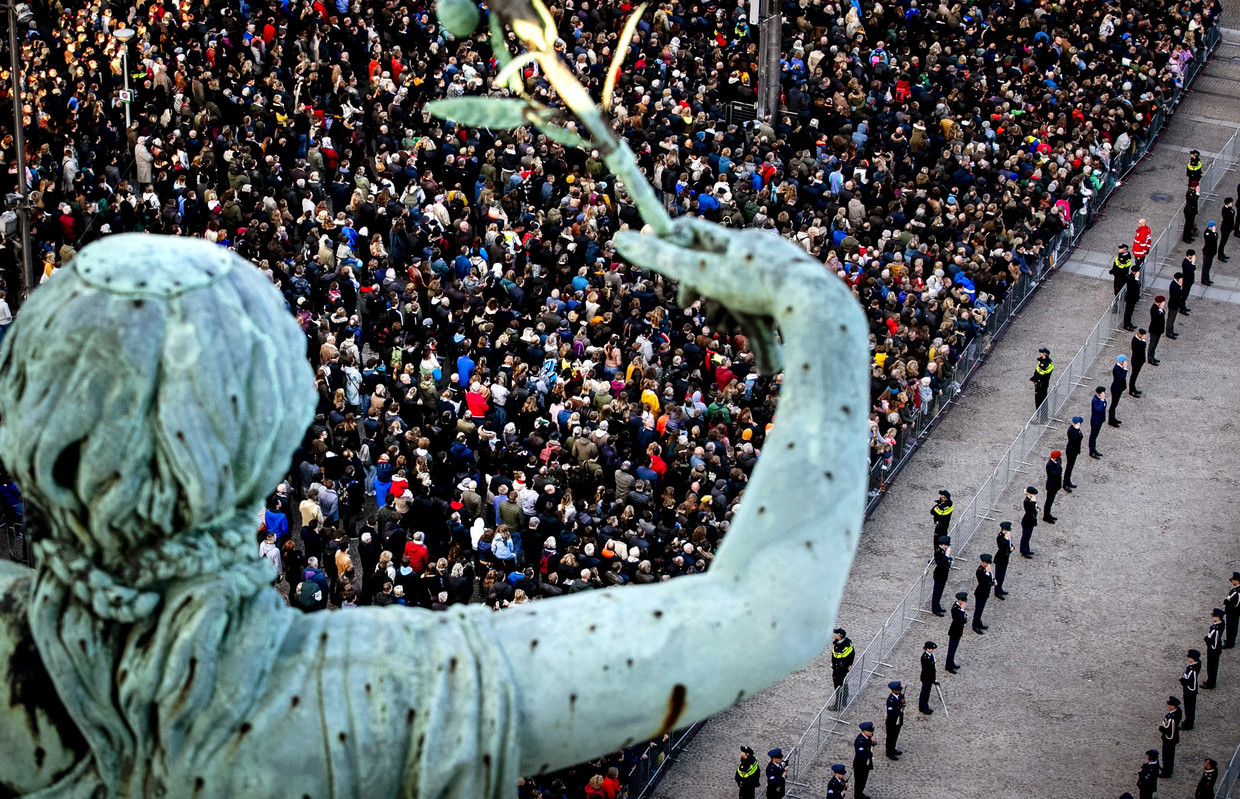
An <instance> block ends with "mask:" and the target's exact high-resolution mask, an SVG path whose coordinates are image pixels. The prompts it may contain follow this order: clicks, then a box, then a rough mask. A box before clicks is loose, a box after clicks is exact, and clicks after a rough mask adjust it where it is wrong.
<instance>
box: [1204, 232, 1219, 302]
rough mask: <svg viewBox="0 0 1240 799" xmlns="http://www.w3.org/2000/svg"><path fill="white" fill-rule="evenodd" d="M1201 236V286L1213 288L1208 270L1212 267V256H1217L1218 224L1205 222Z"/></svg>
mask: <svg viewBox="0 0 1240 799" xmlns="http://www.w3.org/2000/svg"><path fill="white" fill-rule="evenodd" d="M1201 235H1202V238H1203V239H1204V242H1203V243H1202V245H1201V285H1203V286H1213V285H1214V281H1213V280H1211V279H1210V270H1211V269H1212V268H1213V267H1214V256H1216V255H1218V224H1217V223H1216V222H1215V221H1214V220H1210V221H1209V222H1206V232H1205V233H1202V234H1201Z"/></svg>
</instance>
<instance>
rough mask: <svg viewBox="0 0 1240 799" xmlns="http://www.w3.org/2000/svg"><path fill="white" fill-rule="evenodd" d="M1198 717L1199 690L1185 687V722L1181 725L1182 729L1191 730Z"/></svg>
mask: <svg viewBox="0 0 1240 799" xmlns="http://www.w3.org/2000/svg"><path fill="white" fill-rule="evenodd" d="M1196 718H1197V692H1196V691H1190V690H1188V689H1187V688H1185V689H1184V723H1183V724H1181V725H1180V729H1181V730H1191V729H1192V728H1193V721H1194V720H1195V719H1196Z"/></svg>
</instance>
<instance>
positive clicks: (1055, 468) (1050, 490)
mask: <svg viewBox="0 0 1240 799" xmlns="http://www.w3.org/2000/svg"><path fill="white" fill-rule="evenodd" d="M1061 457H1063V455H1062V453H1060V451H1059V450H1057V449H1056V450H1052V451H1051V456H1050V458H1048V459H1047V461H1046V504H1045V505H1043V506H1042V521H1044V522H1046V523H1047V524H1054V523H1055V522H1056V521H1058V519H1057V518H1056V517H1055V516H1052V515H1051V505H1054V504H1055V495H1056V494H1058V493H1059V489H1061V488H1063V466H1062V465H1060V463H1059V459H1060V458H1061Z"/></svg>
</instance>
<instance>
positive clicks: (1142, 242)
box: [1132, 219, 1151, 266]
mask: <svg viewBox="0 0 1240 799" xmlns="http://www.w3.org/2000/svg"><path fill="white" fill-rule="evenodd" d="M1150 236H1151V233H1150V226H1149V225H1147V224H1146V223H1145V220H1144V219H1138V220H1137V232H1136V234H1135V235H1134V236H1133V237H1132V257H1133V258H1135V259H1136V261H1137V265H1138V266H1140V265H1141V264H1143V263H1145V256H1147V255H1149V254H1150Z"/></svg>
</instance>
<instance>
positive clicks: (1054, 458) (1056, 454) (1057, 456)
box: [1051, 449, 1063, 461]
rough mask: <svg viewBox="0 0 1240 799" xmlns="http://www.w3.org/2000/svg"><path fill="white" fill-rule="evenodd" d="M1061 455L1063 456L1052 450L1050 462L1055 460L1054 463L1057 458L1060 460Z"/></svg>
mask: <svg viewBox="0 0 1240 799" xmlns="http://www.w3.org/2000/svg"><path fill="white" fill-rule="evenodd" d="M1061 455H1063V453H1062V452H1060V451H1059V450H1057V449H1053V450H1051V460H1056V461H1057V460H1059V458H1060V456H1061Z"/></svg>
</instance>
